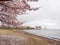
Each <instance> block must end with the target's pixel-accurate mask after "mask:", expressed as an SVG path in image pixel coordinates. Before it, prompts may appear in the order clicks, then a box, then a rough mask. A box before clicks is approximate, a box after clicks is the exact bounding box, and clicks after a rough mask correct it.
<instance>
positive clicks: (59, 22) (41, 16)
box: [18, 0, 60, 29]
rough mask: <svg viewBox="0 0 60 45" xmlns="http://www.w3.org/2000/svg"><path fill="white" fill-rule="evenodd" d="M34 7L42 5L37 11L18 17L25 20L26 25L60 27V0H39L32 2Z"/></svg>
mask: <svg viewBox="0 0 60 45" xmlns="http://www.w3.org/2000/svg"><path fill="white" fill-rule="evenodd" d="M29 4H30V5H31V6H32V7H36V6H37V7H39V6H40V7H41V8H40V9H39V10H37V11H31V12H29V14H26V15H22V16H20V17H19V18H18V19H19V20H21V21H25V25H32V26H34V25H41V26H46V27H47V28H56V29H57V28H60V0H39V2H37V3H30V2H29Z"/></svg>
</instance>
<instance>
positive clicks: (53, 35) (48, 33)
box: [24, 29, 60, 41]
mask: <svg viewBox="0 0 60 45" xmlns="http://www.w3.org/2000/svg"><path fill="white" fill-rule="evenodd" d="M24 31H25V32H28V33H31V34H34V35H38V36H42V37H46V38H50V39H55V40H59V41H60V29H48V30H24Z"/></svg>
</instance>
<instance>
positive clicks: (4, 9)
mask: <svg viewBox="0 0 60 45" xmlns="http://www.w3.org/2000/svg"><path fill="white" fill-rule="evenodd" d="M28 1H31V2H32V1H33V2H37V1H38V0H8V1H7V0H5V1H0V22H1V23H2V25H1V27H14V28H16V27H20V26H21V25H22V24H23V22H20V21H18V20H17V16H18V14H19V15H21V14H26V11H27V10H29V11H32V10H38V9H39V7H37V8H31V7H30V5H29V4H28V3H27V2H28Z"/></svg>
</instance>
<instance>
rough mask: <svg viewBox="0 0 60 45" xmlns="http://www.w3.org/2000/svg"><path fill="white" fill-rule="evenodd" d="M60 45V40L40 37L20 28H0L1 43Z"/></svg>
mask: <svg viewBox="0 0 60 45" xmlns="http://www.w3.org/2000/svg"><path fill="white" fill-rule="evenodd" d="M57 44H58V45H60V42H59V41H55V40H51V39H47V38H44V37H39V36H36V35H33V34H30V33H26V32H23V31H20V30H3V29H0V45H57Z"/></svg>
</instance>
